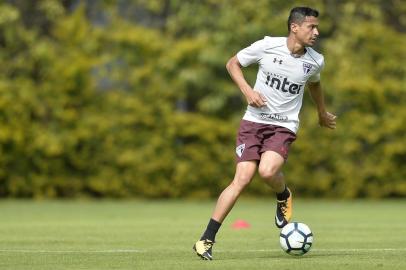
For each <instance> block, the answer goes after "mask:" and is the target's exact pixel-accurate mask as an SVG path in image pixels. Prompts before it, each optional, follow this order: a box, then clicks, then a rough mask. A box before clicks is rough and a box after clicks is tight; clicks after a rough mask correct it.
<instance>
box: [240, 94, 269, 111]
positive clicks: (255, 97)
mask: <svg viewBox="0 0 406 270" xmlns="http://www.w3.org/2000/svg"><path fill="white" fill-rule="evenodd" d="M245 97H246V98H247V102H248V104H249V105H251V106H253V107H257V108H260V107H263V106H265V105H266V104H265V103H266V98H265V96H264V95H262V94H261V93H258V92H256V91H250V92H249V93H248V94H247V95H246V96H245Z"/></svg>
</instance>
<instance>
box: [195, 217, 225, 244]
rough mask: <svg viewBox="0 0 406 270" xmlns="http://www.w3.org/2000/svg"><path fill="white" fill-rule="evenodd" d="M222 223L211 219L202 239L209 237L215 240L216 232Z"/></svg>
mask: <svg viewBox="0 0 406 270" xmlns="http://www.w3.org/2000/svg"><path fill="white" fill-rule="evenodd" d="M220 226H221V223H219V222H217V221H215V220H214V219H212V218H211V219H210V221H209V224H207V228H206V231H204V233H203V235H202V237H201V238H200V240H203V239H209V240H211V241H213V242H214V240H215V238H216V233H217V232H218V230H219V229H220Z"/></svg>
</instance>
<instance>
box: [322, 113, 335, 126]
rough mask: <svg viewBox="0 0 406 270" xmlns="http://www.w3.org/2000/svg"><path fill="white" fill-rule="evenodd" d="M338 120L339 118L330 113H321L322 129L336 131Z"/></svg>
mask: <svg viewBox="0 0 406 270" xmlns="http://www.w3.org/2000/svg"><path fill="white" fill-rule="evenodd" d="M336 118H337V116H335V115H334V114H332V113H329V112H324V113H319V124H320V126H321V127H327V128H331V129H335V128H336Z"/></svg>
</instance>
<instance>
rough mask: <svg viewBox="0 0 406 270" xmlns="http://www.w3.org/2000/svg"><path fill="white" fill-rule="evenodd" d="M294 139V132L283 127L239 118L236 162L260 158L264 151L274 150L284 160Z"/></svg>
mask: <svg viewBox="0 0 406 270" xmlns="http://www.w3.org/2000/svg"><path fill="white" fill-rule="evenodd" d="M295 140H296V134H295V133H293V131H291V130H289V129H287V128H285V127H280V126H276V125H270V124H261V123H255V122H251V121H247V120H241V123H240V129H239V130H238V135H237V148H236V150H235V152H236V159H237V162H241V161H247V160H260V159H261V155H262V153H263V152H265V151H274V152H276V153H278V154H280V155H281V156H282V157H283V158H284V159H285V160H286V159H287V158H288V153H289V147H290V145H291V144H292V143H293V142H294V141H295Z"/></svg>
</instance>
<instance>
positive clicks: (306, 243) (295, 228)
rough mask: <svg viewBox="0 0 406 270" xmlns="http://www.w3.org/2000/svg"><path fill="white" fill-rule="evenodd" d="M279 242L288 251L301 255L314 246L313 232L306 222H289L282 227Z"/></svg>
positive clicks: (291, 253)
mask: <svg viewBox="0 0 406 270" xmlns="http://www.w3.org/2000/svg"><path fill="white" fill-rule="evenodd" d="M279 242H280V244H281V247H282V249H283V250H284V251H285V252H286V253H288V254H290V255H296V256H300V255H303V254H305V253H307V252H308V251H309V250H310V248H311V247H312V243H313V233H312V231H311V230H310V228H309V226H307V225H306V224H304V223H299V222H292V223H288V224H287V225H286V226H285V227H283V228H282V231H281V233H280V235H279Z"/></svg>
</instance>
